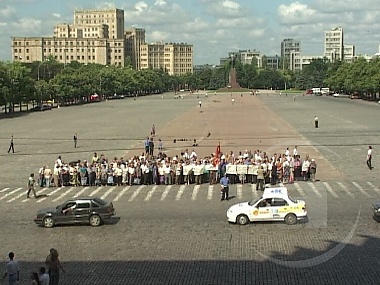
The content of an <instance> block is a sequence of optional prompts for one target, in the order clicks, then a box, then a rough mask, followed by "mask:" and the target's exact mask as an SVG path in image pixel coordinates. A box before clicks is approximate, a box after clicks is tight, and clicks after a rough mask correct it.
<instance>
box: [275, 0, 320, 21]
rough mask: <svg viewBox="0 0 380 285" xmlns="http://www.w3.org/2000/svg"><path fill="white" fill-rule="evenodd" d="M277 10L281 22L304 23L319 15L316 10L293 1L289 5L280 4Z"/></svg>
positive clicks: (313, 19)
mask: <svg viewBox="0 0 380 285" xmlns="http://www.w3.org/2000/svg"><path fill="white" fill-rule="evenodd" d="M277 11H278V16H279V19H280V22H281V23H283V24H301V23H302V24H305V23H309V22H310V21H315V20H316V18H319V17H320V16H319V14H318V12H317V11H316V10H314V9H312V8H310V7H309V6H308V5H307V4H302V3H299V2H293V3H290V4H289V5H285V4H281V5H280V6H278V9H277Z"/></svg>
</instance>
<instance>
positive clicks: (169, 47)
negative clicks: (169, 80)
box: [140, 43, 193, 75]
mask: <svg viewBox="0 0 380 285" xmlns="http://www.w3.org/2000/svg"><path fill="white" fill-rule="evenodd" d="M140 62H141V66H140V69H147V68H152V69H163V70H165V71H166V72H167V73H168V74H170V75H184V74H187V73H193V45H191V44H187V43H153V44H142V45H141V46H140Z"/></svg>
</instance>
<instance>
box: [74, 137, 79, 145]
mask: <svg viewBox="0 0 380 285" xmlns="http://www.w3.org/2000/svg"><path fill="white" fill-rule="evenodd" d="M77 143H78V135H77V134H75V135H74V148H77Z"/></svg>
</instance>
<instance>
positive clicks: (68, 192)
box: [52, 187, 75, 202]
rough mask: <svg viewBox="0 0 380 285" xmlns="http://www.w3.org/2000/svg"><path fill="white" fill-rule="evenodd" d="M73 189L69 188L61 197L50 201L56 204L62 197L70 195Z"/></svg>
mask: <svg viewBox="0 0 380 285" xmlns="http://www.w3.org/2000/svg"><path fill="white" fill-rule="evenodd" d="M74 189H75V187H70V188H69V189H67V190H66V191H65V192H63V193H62V194H61V195H59V196H58V197H57V198H54V199H53V200H52V201H53V202H57V201H58V200H60V199H62V198H63V197H65V196H67V195H68V194H70V192H72V191H73V190H74Z"/></svg>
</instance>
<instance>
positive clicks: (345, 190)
mask: <svg viewBox="0 0 380 285" xmlns="http://www.w3.org/2000/svg"><path fill="white" fill-rule="evenodd" d="M336 184H338V185H339V187H340V188H342V189H343V190H344V192H345V193H347V195H349V196H351V197H352V198H354V197H355V195H354V194H352V193H351V191H350V190H348V187H347V186H346V185H344V184H343V183H342V182H337V183H336Z"/></svg>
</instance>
